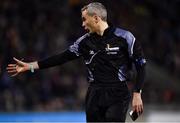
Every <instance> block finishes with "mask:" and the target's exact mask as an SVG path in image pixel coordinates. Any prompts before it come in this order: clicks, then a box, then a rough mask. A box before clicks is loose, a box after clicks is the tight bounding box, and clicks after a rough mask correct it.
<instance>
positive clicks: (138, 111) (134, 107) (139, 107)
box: [133, 105, 143, 115]
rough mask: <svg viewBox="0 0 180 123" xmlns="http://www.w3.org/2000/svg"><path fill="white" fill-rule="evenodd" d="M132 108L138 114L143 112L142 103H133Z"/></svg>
mask: <svg viewBox="0 0 180 123" xmlns="http://www.w3.org/2000/svg"><path fill="white" fill-rule="evenodd" d="M133 110H134V111H136V112H137V113H138V115H140V114H142V113H143V105H135V106H133Z"/></svg>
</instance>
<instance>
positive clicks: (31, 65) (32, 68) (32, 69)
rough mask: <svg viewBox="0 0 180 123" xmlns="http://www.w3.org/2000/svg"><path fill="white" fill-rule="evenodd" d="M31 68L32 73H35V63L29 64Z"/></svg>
mask: <svg viewBox="0 0 180 123" xmlns="http://www.w3.org/2000/svg"><path fill="white" fill-rule="evenodd" d="M29 70H30V71H31V73H34V66H33V64H29Z"/></svg>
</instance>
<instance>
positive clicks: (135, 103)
mask: <svg viewBox="0 0 180 123" xmlns="http://www.w3.org/2000/svg"><path fill="white" fill-rule="evenodd" d="M132 108H133V111H136V112H137V113H138V114H141V113H142V112H143V102H142V99H141V93H137V92H134V93H133V100H132Z"/></svg>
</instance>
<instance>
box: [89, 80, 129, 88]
mask: <svg viewBox="0 0 180 123" xmlns="http://www.w3.org/2000/svg"><path fill="white" fill-rule="evenodd" d="M89 86H90V87H122V86H127V83H126V81H120V82H113V83H102V82H101V83H100V82H90V84H89Z"/></svg>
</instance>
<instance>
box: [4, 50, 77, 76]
mask: <svg viewBox="0 0 180 123" xmlns="http://www.w3.org/2000/svg"><path fill="white" fill-rule="evenodd" d="M76 58H78V56H77V55H75V53H73V52H71V51H69V50H65V51H64V52H62V53H60V54H58V55H54V56H51V57H49V58H46V59H43V60H40V61H34V62H29V63H28V62H24V61H21V60H18V59H16V58H13V59H14V61H15V62H16V63H14V64H8V66H7V68H6V69H7V72H8V73H9V74H10V75H11V76H16V75H18V74H19V73H23V72H26V71H31V72H34V70H37V69H45V68H49V67H53V66H56V65H61V64H63V63H66V62H68V61H71V60H73V59H76Z"/></svg>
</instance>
